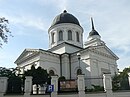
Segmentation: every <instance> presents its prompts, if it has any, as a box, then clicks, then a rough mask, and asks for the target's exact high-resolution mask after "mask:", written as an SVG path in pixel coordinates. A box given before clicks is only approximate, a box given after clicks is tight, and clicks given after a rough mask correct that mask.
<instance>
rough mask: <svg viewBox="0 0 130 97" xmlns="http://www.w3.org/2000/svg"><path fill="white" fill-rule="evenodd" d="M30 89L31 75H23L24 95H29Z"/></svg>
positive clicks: (28, 96)
mask: <svg viewBox="0 0 130 97" xmlns="http://www.w3.org/2000/svg"><path fill="white" fill-rule="evenodd" d="M31 91H32V76H26V77H25V85H24V92H25V93H24V97H30V94H31Z"/></svg>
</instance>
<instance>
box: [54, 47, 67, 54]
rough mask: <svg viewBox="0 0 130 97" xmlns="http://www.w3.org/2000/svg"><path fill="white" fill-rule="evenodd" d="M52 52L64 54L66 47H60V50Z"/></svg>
mask: <svg viewBox="0 0 130 97" xmlns="http://www.w3.org/2000/svg"><path fill="white" fill-rule="evenodd" d="M52 52H54V53H57V54H63V53H65V47H60V48H59V49H56V50H54V51H52Z"/></svg>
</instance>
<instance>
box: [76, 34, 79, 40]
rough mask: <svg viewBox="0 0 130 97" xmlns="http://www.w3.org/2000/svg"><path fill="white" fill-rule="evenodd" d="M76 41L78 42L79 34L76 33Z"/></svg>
mask: <svg viewBox="0 0 130 97" xmlns="http://www.w3.org/2000/svg"><path fill="white" fill-rule="evenodd" d="M76 40H77V42H79V33H78V32H76Z"/></svg>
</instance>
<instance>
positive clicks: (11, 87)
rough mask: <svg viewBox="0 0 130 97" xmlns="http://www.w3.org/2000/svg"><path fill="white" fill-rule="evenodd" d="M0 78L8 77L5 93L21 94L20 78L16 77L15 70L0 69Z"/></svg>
mask: <svg viewBox="0 0 130 97" xmlns="http://www.w3.org/2000/svg"><path fill="white" fill-rule="evenodd" d="M0 77H8V87H7V93H21V92H22V84H23V83H22V78H21V77H19V76H17V75H16V69H15V68H9V69H7V68H5V67H0Z"/></svg>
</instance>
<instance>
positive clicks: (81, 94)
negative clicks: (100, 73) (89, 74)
mask: <svg viewBox="0 0 130 97" xmlns="http://www.w3.org/2000/svg"><path fill="white" fill-rule="evenodd" d="M78 91H79V97H85V82H84V75H78Z"/></svg>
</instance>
